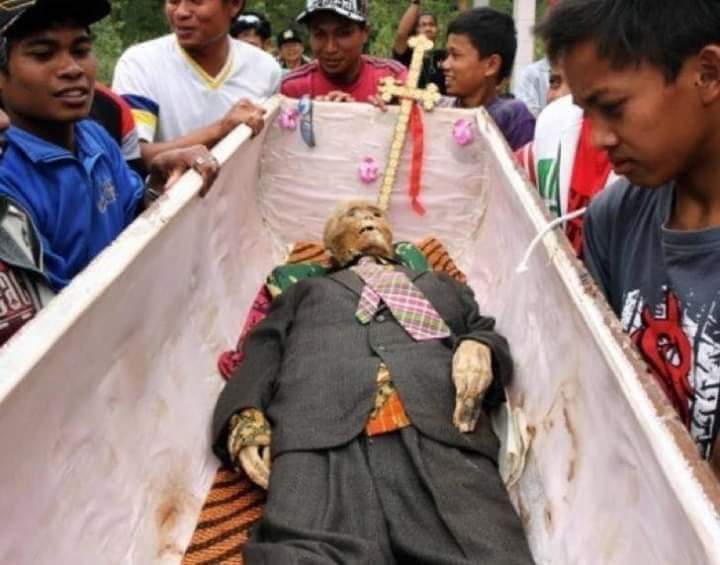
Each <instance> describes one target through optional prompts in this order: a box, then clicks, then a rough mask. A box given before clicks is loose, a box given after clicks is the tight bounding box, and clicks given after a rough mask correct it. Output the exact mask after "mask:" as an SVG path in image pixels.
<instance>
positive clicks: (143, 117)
mask: <svg viewBox="0 0 720 565" xmlns="http://www.w3.org/2000/svg"><path fill="white" fill-rule="evenodd" d="M113 90H114V91H115V92H117V93H118V94H121V95H122V96H123V98H124V99H125V100H126V102H127V103H128V105H129V106H130V109H131V112H132V117H133V119H134V121H135V125H136V128H137V133H138V137H139V139H141V140H143V141H147V142H152V141H154V140H155V135H156V133H157V126H158V118H159V115H160V106H159V105H158V103H157V101H156V100H155V99H154V94H153V88H152V83H151V77H150V76H149V75H148V73H147V72H146V69H145V66H144V65H142V64H141V61H139V60H138V58H137V57H136V56H135V53H134V52H133V51H132V50H130V51H128V52H126V53H125V54H124V55H123V56H122V57H120V60H119V61H118V63H117V66H116V67H115V78H114V80H113Z"/></svg>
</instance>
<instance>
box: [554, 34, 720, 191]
mask: <svg viewBox="0 0 720 565" xmlns="http://www.w3.org/2000/svg"><path fill="white" fill-rule="evenodd" d="M695 66H696V65H695V63H693V62H692V59H691V60H689V61H687V62H686V64H685V65H684V67H683V69H682V70H681V71H680V74H679V75H678V77H677V79H676V80H675V81H674V82H668V81H667V80H666V78H665V75H664V74H663V73H662V71H661V69H659V68H657V67H654V66H652V65H650V64H642V65H639V66H634V65H631V66H629V67H627V68H625V69H617V68H613V67H612V66H611V65H610V63H609V61H608V60H606V59H603V58H600V57H598V55H597V50H596V48H595V44H594V43H593V42H586V43H583V44H580V45H578V46H577V47H575V48H574V49H572V50H570V51H569V52H568V53H567V54H566V55H565V57H564V58H563V68H564V70H565V75H566V78H567V81H568V85H569V86H570V90H571V91H572V94H573V98H574V100H575V103H576V104H578V105H579V106H581V107H582V108H583V109H584V110H585V113H586V115H587V117H588V118H590V119H591V120H592V122H593V142H594V143H595V145H597V146H598V147H600V148H602V149H605V150H607V152H608V155H609V156H610V160H611V162H612V165H613V169H614V170H615V172H616V173H617V174H619V175H624V176H626V177H627V178H628V179H629V180H630V181H631V182H633V183H635V184H638V185H641V186H645V187H657V186H660V185H662V184H664V183H666V182H668V181H670V180H672V179H674V178H677V177H679V176H683V175H685V174H687V173H688V170H689V169H690V168H691V167H692V163H693V161H696V160H697V159H700V158H702V156H703V154H704V153H705V151H703V149H704V148H703V145H704V140H706V138H707V135H708V133H709V129H708V128H709V127H710V128H711V127H712V125H709V124H708V122H709V121H710V120H709V117H710V116H709V114H708V111H707V107H706V105H705V104H704V103H703V101H702V97H701V96H700V95H699V92H698V87H697V78H698V76H699V74H698V73H696V72H695Z"/></svg>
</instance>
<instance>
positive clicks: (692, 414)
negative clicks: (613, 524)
mask: <svg viewBox="0 0 720 565" xmlns="http://www.w3.org/2000/svg"><path fill="white" fill-rule="evenodd" d="M663 296H664V298H663V300H661V301H660V302H659V303H658V304H656V305H649V304H647V303H646V301H645V299H644V298H643V297H642V296H641V294H640V291H638V290H635V291H632V292H629V293H628V294H627V295H626V297H625V301H624V307H623V312H622V324H623V328H624V329H625V331H626V332H627V333H628V334H629V335H630V337H631V339H632V340H633V342H634V343H635V345H636V346H637V347H638V349H639V350H640V352H641V354H642V356H643V358H644V359H645V361H646V362H647V363H648V365H649V367H650V369H651V371H652V373H653V374H654V375H655V377H656V378H657V380H658V381H659V383H660V385H661V386H662V388H663V390H664V392H665V394H666V395H667V397H668V399H669V400H670V402H671V403H672V404H673V406H674V407H675V409H676V410H677V411H678V414H679V415H680V418H681V419H682V421H683V422H684V423H685V425H686V426H687V427H688V429H689V430H690V434H691V436H692V437H693V440H694V441H695V443H696V444H697V445H698V448H699V450H700V453H701V455H703V456H704V457H706V458H707V457H708V456H709V455H710V451H711V448H712V436H713V430H714V428H715V419H716V411H717V408H718V396H719V394H718V393H719V392H720V324H718V318H717V309H718V306H719V304H718V302H717V301H715V302H713V303H711V304H710V305H707V306H705V307H703V308H699V309H693V308H692V307H685V306H684V305H683V304H682V302H681V301H680V299H679V298H678V296H677V295H676V294H675V293H674V292H673V291H672V290H669V289H668V288H666V287H665V288H663ZM718 297H720V293H719V294H718Z"/></svg>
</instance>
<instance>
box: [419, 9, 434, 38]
mask: <svg viewBox="0 0 720 565" xmlns="http://www.w3.org/2000/svg"><path fill="white" fill-rule="evenodd" d="M416 31H417V33H418V34H422V35H424V36H425V37H427V38H428V39H429V40H430V41H435V40H436V39H437V36H438V26H437V22H436V21H435V18H434V17H433V16H431V15H429V14H426V15H424V16H420V19H419V20H418V24H417V30H416Z"/></svg>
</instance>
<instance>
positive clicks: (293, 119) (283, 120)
mask: <svg viewBox="0 0 720 565" xmlns="http://www.w3.org/2000/svg"><path fill="white" fill-rule="evenodd" d="M299 122H300V112H298V110H297V108H290V109H288V110H283V111H282V112H281V113H280V117H279V118H278V125H279V126H280V127H281V128H282V129H287V130H292V131H294V130H296V129H297V127H298V123H299Z"/></svg>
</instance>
